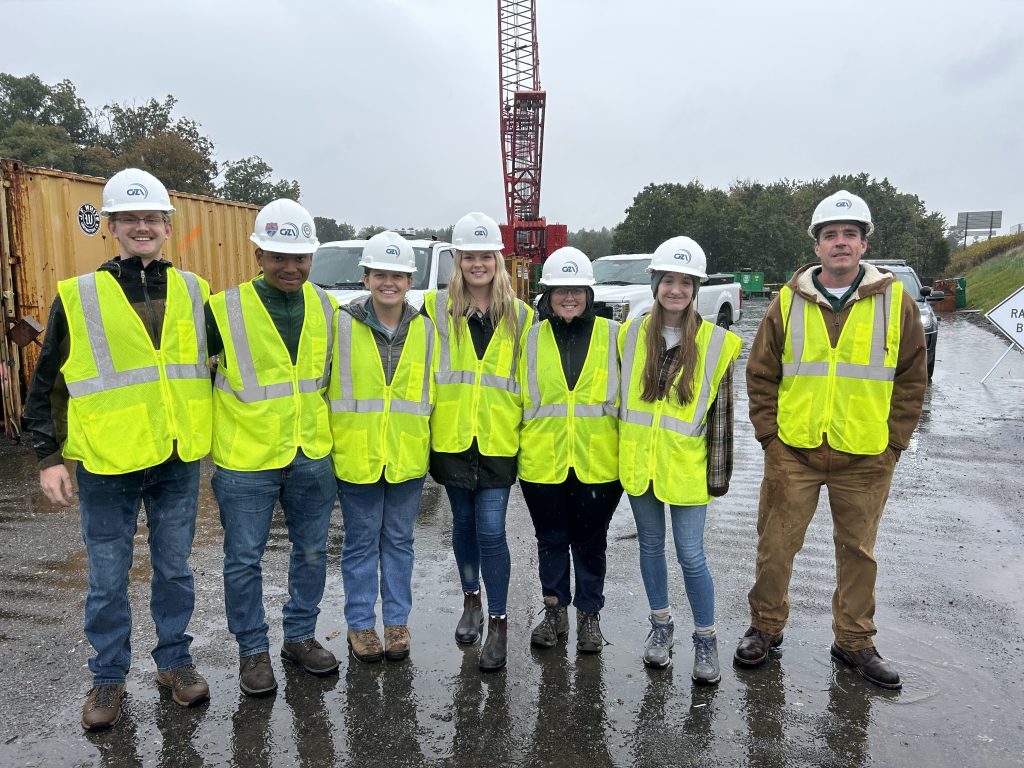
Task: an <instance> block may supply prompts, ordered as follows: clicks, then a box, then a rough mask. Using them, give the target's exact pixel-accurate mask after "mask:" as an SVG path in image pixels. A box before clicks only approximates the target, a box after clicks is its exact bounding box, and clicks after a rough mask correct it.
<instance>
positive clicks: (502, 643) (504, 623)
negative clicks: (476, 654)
mask: <svg viewBox="0 0 1024 768" xmlns="http://www.w3.org/2000/svg"><path fill="white" fill-rule="evenodd" d="M507 648H508V617H505V616H503V617H501V618H499V617H497V616H491V617H490V619H489V620H488V622H487V640H486V641H485V642H484V647H483V648H481V649H480V669H481V670H483V671H484V672H497V671H498V670H499V669H501V668H502V667H504V666H505V662H506V661H507V659H508V657H507Z"/></svg>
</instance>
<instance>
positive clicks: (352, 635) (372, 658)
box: [348, 627, 384, 664]
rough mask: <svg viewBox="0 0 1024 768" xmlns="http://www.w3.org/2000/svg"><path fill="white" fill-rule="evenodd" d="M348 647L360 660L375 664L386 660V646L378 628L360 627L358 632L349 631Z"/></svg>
mask: <svg viewBox="0 0 1024 768" xmlns="http://www.w3.org/2000/svg"><path fill="white" fill-rule="evenodd" d="M348 647H349V648H351V649H352V655H353V656H355V657H356V658H357V659H358V660H359V661H362V662H365V663H367V664H374V663H376V662H378V661H383V660H384V646H383V645H381V644H380V638H379V637H378V636H377V630H376V629H374V628H373V627H368V628H366V629H360V630H359V631H358V632H353V631H352V630H351V629H350V630H349V631H348Z"/></svg>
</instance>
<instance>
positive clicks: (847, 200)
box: [807, 189, 875, 240]
mask: <svg viewBox="0 0 1024 768" xmlns="http://www.w3.org/2000/svg"><path fill="white" fill-rule="evenodd" d="M833 221H856V222H858V223H860V224H863V225H864V226H865V228H866V229H867V234H868V235H870V234H871V233H872V232H874V231H875V225H874V224H872V223H871V211H870V210H869V209H868V204H867V203H865V202H864V200H863V199H862V198H860V197H857V195H855V194H853V193H852V192H847V191H846V190H845V189H840V190H839V191H838V192H836V193H835V194H834V195H829V196H828V197H826V198H825V199H824V200H822V201H821V202H820V203H818V207H817V208H815V209H814V215H813V216H811V226H809V227H808V228H807V234H808V235H810V236H811V237H813V238H814V239H815V240H817V239H818V230H819V229H821V228H822V227H823V226H825V225H826V224H830V223H832V222H833Z"/></svg>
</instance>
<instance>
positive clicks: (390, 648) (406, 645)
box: [384, 624, 412, 661]
mask: <svg viewBox="0 0 1024 768" xmlns="http://www.w3.org/2000/svg"><path fill="white" fill-rule="evenodd" d="M411 646H412V637H411V636H410V635H409V627H407V626H406V625H405V624H394V625H392V626H390V627H384V656H385V658H386V659H387V660H388V661H400V660H401V659H404V658H407V657H408V656H409V649H410V647H411Z"/></svg>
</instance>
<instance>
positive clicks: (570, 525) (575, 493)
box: [519, 469, 622, 613]
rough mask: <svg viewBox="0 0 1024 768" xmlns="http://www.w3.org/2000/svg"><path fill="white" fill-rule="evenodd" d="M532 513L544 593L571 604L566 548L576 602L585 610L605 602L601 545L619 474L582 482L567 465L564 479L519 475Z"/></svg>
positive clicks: (605, 542)
mask: <svg viewBox="0 0 1024 768" xmlns="http://www.w3.org/2000/svg"><path fill="white" fill-rule="evenodd" d="M519 486H520V487H521V488H522V489H523V497H524V498H525V499H526V506H527V507H528V508H529V510H530V517H531V518H533V527H534V530H535V531H536V534H537V555H538V558H539V560H540V567H539V571H540V584H541V589H542V591H543V593H544V596H545V597H550V596H554V597H557V598H558V602H559V603H560V604H561V605H570V604H572V602H573V600H572V590H571V588H570V586H569V553H570V551H571V552H572V564H573V567H574V569H575V571H576V602H575V605H576V607H577V608H578V609H579V610H581V611H586V612H587V613H598V612H599V611H600V610H601V609H602V608H604V575H605V570H606V561H605V551H606V550H607V548H608V524H609V523H610V522H611V519H612V514H613V513H614V512H615V507H616V505H617V504H618V503H619V499H620V498H621V497H622V485H620V484H619V481H618V480H614V481H612V482H610V483H595V484H587V483H581V482H580V481H579V480H578V479H577V478H576V475H575V473H574V472H573V471H572V469H570V470H569V476H568V477H567V478H566V479H565V481H564V482H561V483H558V484H555V485H547V484H543V483H530V482H527V481H525V480H520V481H519Z"/></svg>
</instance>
